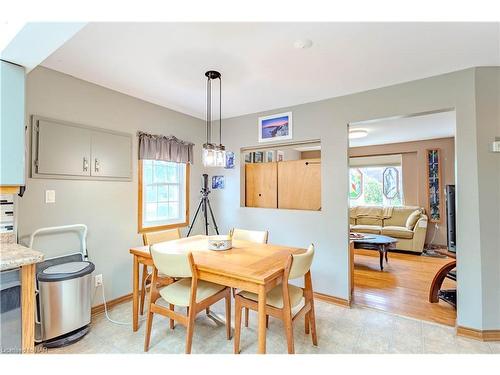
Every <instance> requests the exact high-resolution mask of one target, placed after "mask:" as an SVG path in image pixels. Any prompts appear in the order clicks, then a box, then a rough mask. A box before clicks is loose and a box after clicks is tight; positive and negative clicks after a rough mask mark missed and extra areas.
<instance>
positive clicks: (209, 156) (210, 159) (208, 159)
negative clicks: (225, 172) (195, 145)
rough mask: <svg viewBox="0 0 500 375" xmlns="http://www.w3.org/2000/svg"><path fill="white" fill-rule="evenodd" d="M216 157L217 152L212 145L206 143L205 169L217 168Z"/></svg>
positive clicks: (204, 149) (204, 151) (203, 157)
mask: <svg viewBox="0 0 500 375" xmlns="http://www.w3.org/2000/svg"><path fill="white" fill-rule="evenodd" d="M215 155H216V151H215V149H214V148H213V145H212V144H207V143H205V144H204V145H203V154H202V159H203V166H204V167H215Z"/></svg>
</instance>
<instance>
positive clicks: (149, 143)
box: [137, 132, 194, 164]
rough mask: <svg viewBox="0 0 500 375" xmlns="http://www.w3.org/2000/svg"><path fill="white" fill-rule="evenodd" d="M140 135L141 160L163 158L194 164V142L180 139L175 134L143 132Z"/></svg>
mask: <svg viewBox="0 0 500 375" xmlns="http://www.w3.org/2000/svg"><path fill="white" fill-rule="evenodd" d="M137 135H138V137H139V160H143V159H147V160H162V161H173V162H176V163H189V164H193V148H194V143H191V142H186V141H183V140H180V139H178V138H176V137H174V136H173V135H171V136H168V137H167V136H164V135H155V134H148V133H143V132H138V133H137Z"/></svg>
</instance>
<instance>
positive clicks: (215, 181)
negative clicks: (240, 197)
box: [212, 176, 225, 189]
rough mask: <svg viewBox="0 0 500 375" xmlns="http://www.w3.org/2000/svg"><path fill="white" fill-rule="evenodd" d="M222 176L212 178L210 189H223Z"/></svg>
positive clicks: (223, 180)
mask: <svg viewBox="0 0 500 375" xmlns="http://www.w3.org/2000/svg"><path fill="white" fill-rule="evenodd" d="M224 187H225V179H224V176H212V189H224Z"/></svg>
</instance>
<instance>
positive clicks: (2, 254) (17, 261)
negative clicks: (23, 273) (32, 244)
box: [0, 243, 43, 271]
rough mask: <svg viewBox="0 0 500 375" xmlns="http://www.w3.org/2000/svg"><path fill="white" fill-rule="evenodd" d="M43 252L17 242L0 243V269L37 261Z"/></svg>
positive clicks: (41, 257) (39, 260) (40, 258)
mask: <svg viewBox="0 0 500 375" xmlns="http://www.w3.org/2000/svg"><path fill="white" fill-rule="evenodd" d="M42 260H43V253H41V252H40V251H37V250H33V249H30V248H29V247H25V246H22V245H19V244H17V243H0V271H5V270H10V269H12V268H16V267H22V266H25V265H28V264H33V263H39V262H41V261H42Z"/></svg>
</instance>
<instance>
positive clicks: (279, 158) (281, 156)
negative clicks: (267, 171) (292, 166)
mask: <svg viewBox="0 0 500 375" xmlns="http://www.w3.org/2000/svg"><path fill="white" fill-rule="evenodd" d="M283 160H285V153H284V152H283V151H280V150H278V151H276V161H283Z"/></svg>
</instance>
